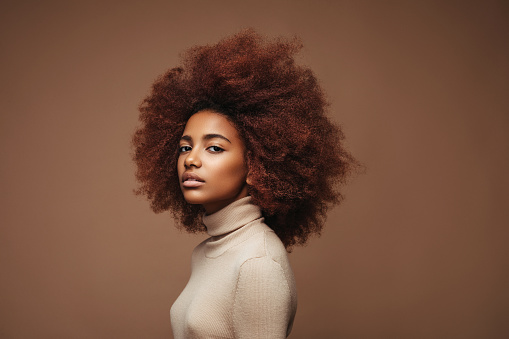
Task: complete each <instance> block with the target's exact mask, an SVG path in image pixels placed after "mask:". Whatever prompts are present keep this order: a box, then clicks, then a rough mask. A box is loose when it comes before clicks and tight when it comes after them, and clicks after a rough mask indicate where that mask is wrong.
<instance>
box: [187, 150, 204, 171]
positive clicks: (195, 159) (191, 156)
mask: <svg viewBox="0 0 509 339" xmlns="http://www.w3.org/2000/svg"><path fill="white" fill-rule="evenodd" d="M184 166H185V167H186V168H190V167H191V166H194V167H201V160H200V157H199V156H198V149H197V148H193V149H192V150H191V152H189V153H188V154H187V156H186V158H185V160H184Z"/></svg>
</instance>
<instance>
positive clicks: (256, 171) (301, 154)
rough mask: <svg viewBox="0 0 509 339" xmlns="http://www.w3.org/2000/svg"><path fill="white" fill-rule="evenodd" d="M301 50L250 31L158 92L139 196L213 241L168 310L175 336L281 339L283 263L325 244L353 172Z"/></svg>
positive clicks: (290, 289) (148, 118)
mask: <svg viewBox="0 0 509 339" xmlns="http://www.w3.org/2000/svg"><path fill="white" fill-rule="evenodd" d="M301 47H302V46H301V44H300V43H299V41H298V40H291V41H287V40H283V39H279V40H275V41H267V40H265V39H263V38H262V37H261V36H259V35H258V34H256V33H255V32H254V31H252V30H247V31H243V32H241V33H239V34H237V35H235V36H233V37H230V38H227V39H224V40H222V41H220V42H219V43H217V44H215V45H208V46H198V47H194V48H191V49H190V50H188V51H187V52H186V53H185V54H184V56H183V62H182V66H181V67H176V68H173V69H171V70H169V71H168V72H167V73H166V74H164V75H163V76H161V77H160V78H159V79H158V80H157V81H156V82H155V83H154V85H153V88H152V92H151V94H150V95H149V96H148V97H147V98H146V99H145V100H144V102H143V103H142V105H141V106H140V111H141V115H140V120H141V122H142V126H141V127H140V128H139V129H138V130H137V132H136V134H135V136H134V139H133V142H134V146H135V155H134V159H135V161H136V163H137V166H138V170H137V173H136V177H137V179H138V181H139V182H140V184H141V185H140V188H139V189H138V191H137V192H138V194H144V195H146V196H147V197H148V199H149V200H150V201H151V207H152V209H153V210H154V211H155V212H162V211H166V210H169V211H171V212H172V213H173V215H174V217H175V219H176V220H177V222H178V223H179V225H180V226H182V227H184V228H185V229H186V230H188V231H190V232H201V231H206V232H207V233H208V235H210V238H208V239H207V240H205V241H203V242H202V243H201V244H199V245H198V246H197V247H196V248H195V250H194V251H193V254H192V273H191V277H190V279H189V282H188V284H187V286H186V287H185V289H184V290H183V292H182V293H181V295H180V296H179V297H178V299H177V300H176V301H175V303H174V304H173V306H172V309H171V322H172V328H173V333H174V336H175V338H216V337H218V338H219V337H220V338H285V337H287V336H288V335H289V333H290V331H291V328H292V324H293V319H294V316H295V311H296V307H297V294H296V287H295V281H294V277H293V273H292V270H291V268H290V264H289V261H288V257H287V251H289V250H291V248H292V246H294V245H301V244H304V243H305V242H306V241H307V239H308V237H309V236H310V235H312V234H319V233H320V231H321V229H322V226H323V223H324V219H325V214H326V210H327V208H328V207H330V206H331V205H332V204H336V203H339V202H340V200H341V198H342V197H341V194H340V192H339V191H338V184H339V183H344V180H345V178H346V176H347V174H348V173H349V171H350V170H351V169H352V166H354V165H355V161H354V159H353V158H352V157H351V156H350V155H349V153H348V152H347V151H346V150H345V149H344V148H343V146H342V143H341V141H342V139H343V135H342V133H341V131H340V129H339V128H338V127H336V126H335V125H334V124H332V123H331V121H330V120H329V119H328V118H327V117H326V116H325V109H326V106H327V104H326V101H325V97H324V94H323V92H322V91H321V89H320V87H319V85H318V83H317V80H316V78H315V77H314V75H313V74H312V72H311V71H310V70H309V69H308V68H306V67H302V66H298V65H296V64H295V62H294V59H293V56H294V55H295V54H296V53H297V52H298V51H299V49H300V48H301Z"/></svg>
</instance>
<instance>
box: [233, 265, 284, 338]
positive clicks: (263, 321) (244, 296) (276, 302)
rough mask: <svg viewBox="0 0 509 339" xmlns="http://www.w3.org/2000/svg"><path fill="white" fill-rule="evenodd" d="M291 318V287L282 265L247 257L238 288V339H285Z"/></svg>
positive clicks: (235, 317)
mask: <svg viewBox="0 0 509 339" xmlns="http://www.w3.org/2000/svg"><path fill="white" fill-rule="evenodd" d="M291 318H292V305H291V294H290V288H289V286H288V282H287V280H286V277H285V274H284V272H283V269H282V268H281V266H280V265H279V264H278V263H277V262H275V261H274V260H272V259H271V258H270V257H262V258H253V259H249V260H247V261H246V262H245V263H244V264H243V265H242V266H241V268H240V273H239V278H238V281H237V288H236V291H235V300H234V305H233V327H234V333H235V338H271V339H272V338H286V336H287V334H288V333H287V332H288V329H289V325H290V324H289V322H290V319H291Z"/></svg>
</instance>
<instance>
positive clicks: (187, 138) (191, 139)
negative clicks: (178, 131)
mask: <svg viewBox="0 0 509 339" xmlns="http://www.w3.org/2000/svg"><path fill="white" fill-rule="evenodd" d="M215 138H219V139H223V140H226V141H228V142H229V143H230V144H231V143H232V142H231V141H230V140H228V138H227V137H225V136H224V135H221V134H216V133H211V134H205V135H204V136H203V140H210V139H215ZM180 140H185V141H189V142H191V141H193V138H191V136H190V135H183V136H182V138H180Z"/></svg>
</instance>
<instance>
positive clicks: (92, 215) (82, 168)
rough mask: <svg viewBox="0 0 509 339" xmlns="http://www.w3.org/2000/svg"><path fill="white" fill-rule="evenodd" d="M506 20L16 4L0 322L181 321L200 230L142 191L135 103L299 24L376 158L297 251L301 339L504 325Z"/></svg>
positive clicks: (503, 8) (2, 140)
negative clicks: (187, 228) (255, 36)
mask: <svg viewBox="0 0 509 339" xmlns="http://www.w3.org/2000/svg"><path fill="white" fill-rule="evenodd" d="M508 22H509V11H508V6H507V3H506V2H505V1H445V2H444V1H289V0H288V1H251V0H249V1H60V2H56V1H32V2H30V1H17V2H15V1H3V2H2V6H1V10H0V28H1V29H0V38H1V39H0V46H1V53H0V60H1V64H0V67H1V78H0V82H1V84H0V86H1V87H0V100H1V114H0V161H1V163H0V180H1V181H0V184H1V195H0V197H1V201H0V227H1V229H0V232H1V233H0V337H1V338H97V339H100V338H168V337H171V328H170V318H169V310H170V306H171V304H172V303H173V301H174V300H175V299H176V298H177V296H178V295H179V293H180V291H181V290H182V289H183V287H184V286H185V284H186V282H187V279H188V277H189V273H190V267H189V263H190V254H191V251H192V249H193V248H194V246H195V245H196V244H198V243H199V242H200V241H201V240H202V239H203V238H204V235H201V236H200V235H188V234H185V233H182V232H180V231H178V230H177V229H175V227H174V226H173V222H172V220H171V217H170V216H169V214H168V213H163V214H158V215H156V214H154V213H152V212H151V210H150V209H149V204H148V202H147V201H146V200H144V198H143V197H136V196H135V195H134V194H133V192H132V191H133V189H134V188H135V187H136V183H135V180H134V171H135V168H134V165H133V163H132V161H131V157H130V152H131V148H130V141H131V136H132V133H133V132H134V130H135V129H136V127H137V126H138V120H137V119H138V111H137V107H138V105H139V103H140V102H141V100H142V99H143V98H144V97H145V96H146V95H147V94H148V92H149V89H150V86H151V84H152V82H153V81H154V80H155V78H156V77H157V76H158V75H159V74H161V73H163V72H164V71H165V70H166V69H168V68H170V67H173V66H175V65H177V63H178V55H179V53H180V52H181V51H183V50H185V49H186V48H188V47H191V46H193V45H195V44H206V43H215V42H217V41H218V40H219V39H220V38H222V37H225V36H228V35H230V34H233V33H236V32H238V31H239V30H240V29H242V28H244V27H254V28H256V29H257V30H258V31H259V32H261V33H263V34H267V35H269V36H278V35H284V36H292V35H298V36H300V37H301V38H302V40H303V42H304V45H305V49H304V50H303V52H302V54H301V57H300V60H301V62H302V63H305V64H307V65H309V66H310V67H311V68H312V69H313V70H314V71H315V73H316V75H317V76H318V78H319V79H321V81H322V86H323V88H324V90H325V91H326V92H327V93H328V96H329V99H330V101H331V102H332V106H331V111H330V114H331V116H332V117H333V119H334V121H336V122H338V123H340V124H341V125H342V126H343V129H344V132H345V134H346V137H347V145H348V148H349V149H350V150H351V152H352V153H353V154H354V155H355V156H356V157H357V158H358V159H359V160H360V161H361V162H362V163H364V165H365V166H366V173H365V174H362V175H358V176H357V177H355V178H354V179H352V180H351V182H350V184H349V185H348V186H347V187H346V188H345V190H344V192H345V196H346V200H345V201H344V203H343V204H342V205H341V206H340V207H339V208H336V209H333V210H332V211H331V213H330V216H329V218H328V221H327V225H326V228H325V230H324V232H323V234H322V236H321V237H320V238H313V239H311V241H310V242H309V245H308V246H306V247H303V248H296V249H295V250H294V251H293V253H292V254H291V255H290V258H291V261H292V265H293V269H294V272H295V276H296V279H297V286H298V293H299V307H298V311H297V316H296V320H295V326H294V329H293V332H292V334H291V336H290V337H291V338H295V339H297V338H506V337H508V336H509V326H508V325H507V319H508V317H509V293H508V288H507V287H508V286H509V265H508V254H509V253H508V252H509V251H508V246H507V244H506V243H507V236H508V231H507V228H508V224H509V206H508V205H509V204H508V200H509V194H508V191H509V179H508V177H509V176H508V173H509V152H508V151H509V150H508V148H509V133H508V132H509V110H508V109H509V102H508V101H509V100H508V97H509V96H508V93H509V62H508V60H509V55H508V54H509V53H508V41H509V27H508V26H509V25H508Z"/></svg>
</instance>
